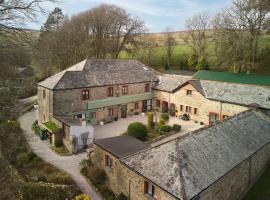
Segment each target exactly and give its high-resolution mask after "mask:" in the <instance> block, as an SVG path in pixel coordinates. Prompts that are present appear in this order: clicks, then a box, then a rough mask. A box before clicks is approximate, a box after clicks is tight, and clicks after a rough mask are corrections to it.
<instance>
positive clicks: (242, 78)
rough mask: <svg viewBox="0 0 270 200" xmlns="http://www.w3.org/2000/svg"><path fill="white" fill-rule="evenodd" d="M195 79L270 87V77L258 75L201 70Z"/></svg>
mask: <svg viewBox="0 0 270 200" xmlns="http://www.w3.org/2000/svg"><path fill="white" fill-rule="evenodd" d="M193 78H195V79H200V80H212V81H223V82H229V83H242V84H251V85H267V86H270V76H262V75H257V74H243V73H238V74H236V73H229V72H215V71H206V70H200V71H198V72H197V73H196V74H194V76H193Z"/></svg>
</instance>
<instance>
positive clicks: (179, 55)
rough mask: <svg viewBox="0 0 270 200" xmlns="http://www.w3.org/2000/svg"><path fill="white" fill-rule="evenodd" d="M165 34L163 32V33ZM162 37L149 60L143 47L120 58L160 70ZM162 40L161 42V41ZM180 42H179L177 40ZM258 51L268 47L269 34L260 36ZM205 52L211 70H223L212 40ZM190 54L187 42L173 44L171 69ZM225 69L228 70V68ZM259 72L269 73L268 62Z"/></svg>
mask: <svg viewBox="0 0 270 200" xmlns="http://www.w3.org/2000/svg"><path fill="white" fill-rule="evenodd" d="M163 34H165V33H163ZM163 38H164V37H161V36H160V35H159V36H158V38H157V41H158V42H157V44H158V45H157V47H154V48H153V49H152V50H151V59H150V62H148V61H147V60H148V59H147V53H146V52H144V51H145V50H144V49H141V52H139V53H138V54H136V55H135V56H134V55H133V56H132V55H130V54H127V53H126V52H122V53H121V55H120V57H121V58H134V59H138V60H140V61H142V62H144V63H146V64H148V65H149V66H152V67H153V68H155V69H157V70H161V69H163V68H164V66H165V65H166V60H167V59H166V51H165V47H164V46H162V45H163V43H164V41H163ZM162 41H163V42H162ZM179 43H181V42H179ZM259 46H260V48H259V52H261V51H263V49H265V48H267V47H268V48H270V35H265V36H263V37H261V38H260V41H259ZM206 53H207V59H208V62H209V65H210V68H211V69H213V70H223V68H222V67H221V66H217V64H216V63H217V57H216V56H215V46H214V43H213V42H209V43H208V46H207V48H206ZM190 54H192V49H191V47H190V46H188V45H187V44H184V43H183V42H182V43H181V44H177V45H175V46H174V49H173V55H172V61H171V69H173V70H177V69H180V66H181V65H180V62H181V61H183V60H185V59H186V58H187V56H188V55H190ZM226 70H229V69H228V68H227V69H226ZM259 71H260V72H261V73H263V74H264V73H269V74H270V63H268V62H266V63H262V64H261V66H260V70H259Z"/></svg>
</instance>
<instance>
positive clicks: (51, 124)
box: [43, 121, 60, 133]
mask: <svg viewBox="0 0 270 200" xmlns="http://www.w3.org/2000/svg"><path fill="white" fill-rule="evenodd" d="M43 125H44V126H46V127H47V128H48V129H49V130H51V131H52V132H53V133H56V132H57V131H58V130H59V129H60V127H59V126H58V125H57V124H56V123H54V122H52V121H48V122H45V123H43Z"/></svg>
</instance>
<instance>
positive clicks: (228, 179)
mask: <svg viewBox="0 0 270 200" xmlns="http://www.w3.org/2000/svg"><path fill="white" fill-rule="evenodd" d="M269 161H270V144H268V145H266V146H265V147H263V148H262V149H260V150H259V151H258V152H256V153H255V154H254V155H252V156H251V157H250V158H248V159H247V160H245V161H244V162H242V163H241V164H240V165H238V166H237V167H235V168H234V169H232V170H231V171H230V172H229V173H228V174H227V175H225V176H224V177H222V178H221V179H219V180H218V181H217V182H216V183H214V184H213V185H212V186H210V187H209V188H207V189H206V190H204V191H203V192H202V193H201V194H200V195H199V196H200V200H209V199H220V200H238V199H241V197H243V195H244V194H245V193H246V192H247V191H248V189H249V188H250V187H251V186H252V185H253V184H254V183H255V181H256V180H257V179H258V178H259V177H260V175H261V174H262V172H263V171H264V169H265V168H266V166H267V164H268V163H269Z"/></svg>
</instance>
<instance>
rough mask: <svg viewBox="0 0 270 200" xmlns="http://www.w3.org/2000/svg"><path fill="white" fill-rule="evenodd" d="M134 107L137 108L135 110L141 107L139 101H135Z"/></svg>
mask: <svg viewBox="0 0 270 200" xmlns="http://www.w3.org/2000/svg"><path fill="white" fill-rule="evenodd" d="M134 109H135V110H138V109H139V102H135V103H134Z"/></svg>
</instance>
